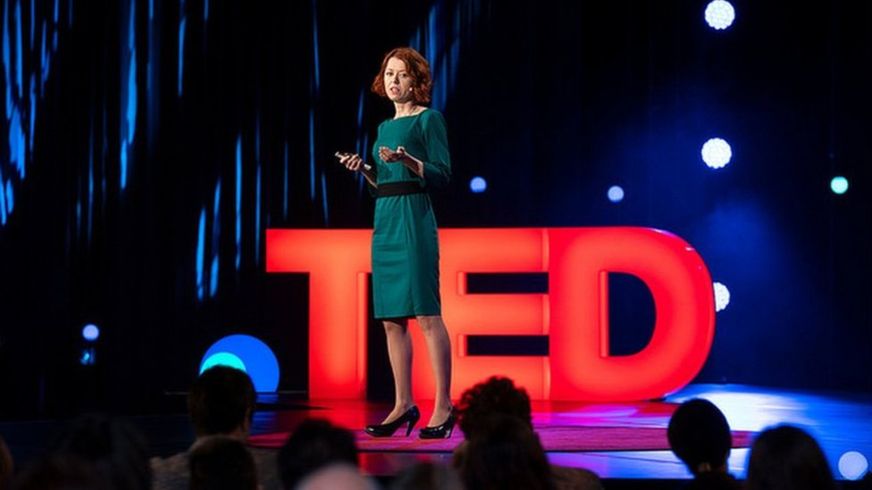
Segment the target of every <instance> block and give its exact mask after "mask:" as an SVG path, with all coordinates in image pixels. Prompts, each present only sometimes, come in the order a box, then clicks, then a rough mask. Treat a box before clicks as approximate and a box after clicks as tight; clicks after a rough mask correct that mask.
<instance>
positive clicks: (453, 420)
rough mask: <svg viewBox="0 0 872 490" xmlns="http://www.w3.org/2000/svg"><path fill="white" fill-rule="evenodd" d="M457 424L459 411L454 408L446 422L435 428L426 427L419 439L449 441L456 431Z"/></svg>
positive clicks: (420, 433) (419, 434)
mask: <svg viewBox="0 0 872 490" xmlns="http://www.w3.org/2000/svg"><path fill="white" fill-rule="evenodd" d="M455 424H457V411H456V410H455V409H454V407H451V411H450V412H448V418H447V419H445V422H442V423H441V424H439V425H437V426H435V427H424V428H423V429H421V431H420V432H419V433H418V437H420V438H421V439H448V438H450V437H451V433H452V432H453V431H454V425H455Z"/></svg>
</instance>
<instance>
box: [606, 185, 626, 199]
mask: <svg viewBox="0 0 872 490" xmlns="http://www.w3.org/2000/svg"><path fill="white" fill-rule="evenodd" d="M608 196H609V201H612V202H613V203H619V202H621V201H623V200H624V189H622V188H621V186H619V185H613V186H611V187H609V192H608Z"/></svg>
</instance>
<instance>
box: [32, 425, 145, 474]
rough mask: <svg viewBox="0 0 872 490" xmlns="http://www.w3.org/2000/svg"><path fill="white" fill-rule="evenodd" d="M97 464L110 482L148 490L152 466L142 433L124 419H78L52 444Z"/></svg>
mask: <svg viewBox="0 0 872 490" xmlns="http://www.w3.org/2000/svg"><path fill="white" fill-rule="evenodd" d="M49 452H50V453H52V454H71V455H74V456H76V457H78V458H81V459H83V460H85V461H89V462H91V463H93V465H94V467H95V468H96V469H97V471H98V473H100V475H101V476H102V477H103V478H105V480H106V482H107V484H108V485H109V486H110V487H111V488H114V489H119V490H148V489H149V488H150V487H151V468H150V466H149V464H148V457H149V453H148V444H147V443H146V441H145V437H144V436H143V435H142V433H141V432H140V431H139V430H138V429H137V428H136V427H134V426H133V425H131V424H130V423H129V422H127V421H125V420H124V419H121V418H117V417H111V416H108V415H102V414H87V415H83V416H81V417H78V418H76V419H75V420H73V422H71V423H70V424H69V425H68V426H67V427H66V428H65V429H64V430H63V432H62V433H61V434H60V436H59V437H58V438H56V439H55V441H54V442H53V443H52V444H51V445H50V446H49Z"/></svg>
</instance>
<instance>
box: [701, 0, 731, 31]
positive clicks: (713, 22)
mask: <svg viewBox="0 0 872 490" xmlns="http://www.w3.org/2000/svg"><path fill="white" fill-rule="evenodd" d="M735 19H736V9H734V8H733V5H732V4H731V3H730V2H727V1H726V0H714V1H713V2H710V3H709V4H708V6H706V8H705V21H706V22H707V23H708V25H709V26H710V27H711V28H712V29H715V30H718V31H720V30H723V29H726V28H727V27H730V26H731V25H733V21H734V20H735Z"/></svg>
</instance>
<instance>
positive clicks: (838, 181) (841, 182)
mask: <svg viewBox="0 0 872 490" xmlns="http://www.w3.org/2000/svg"><path fill="white" fill-rule="evenodd" d="M830 189H832V190H833V192H835V193H836V194H844V193H846V192H848V179H846V178H844V177H842V176H841V175H840V176H838V177H833V180H831V181H830Z"/></svg>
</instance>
